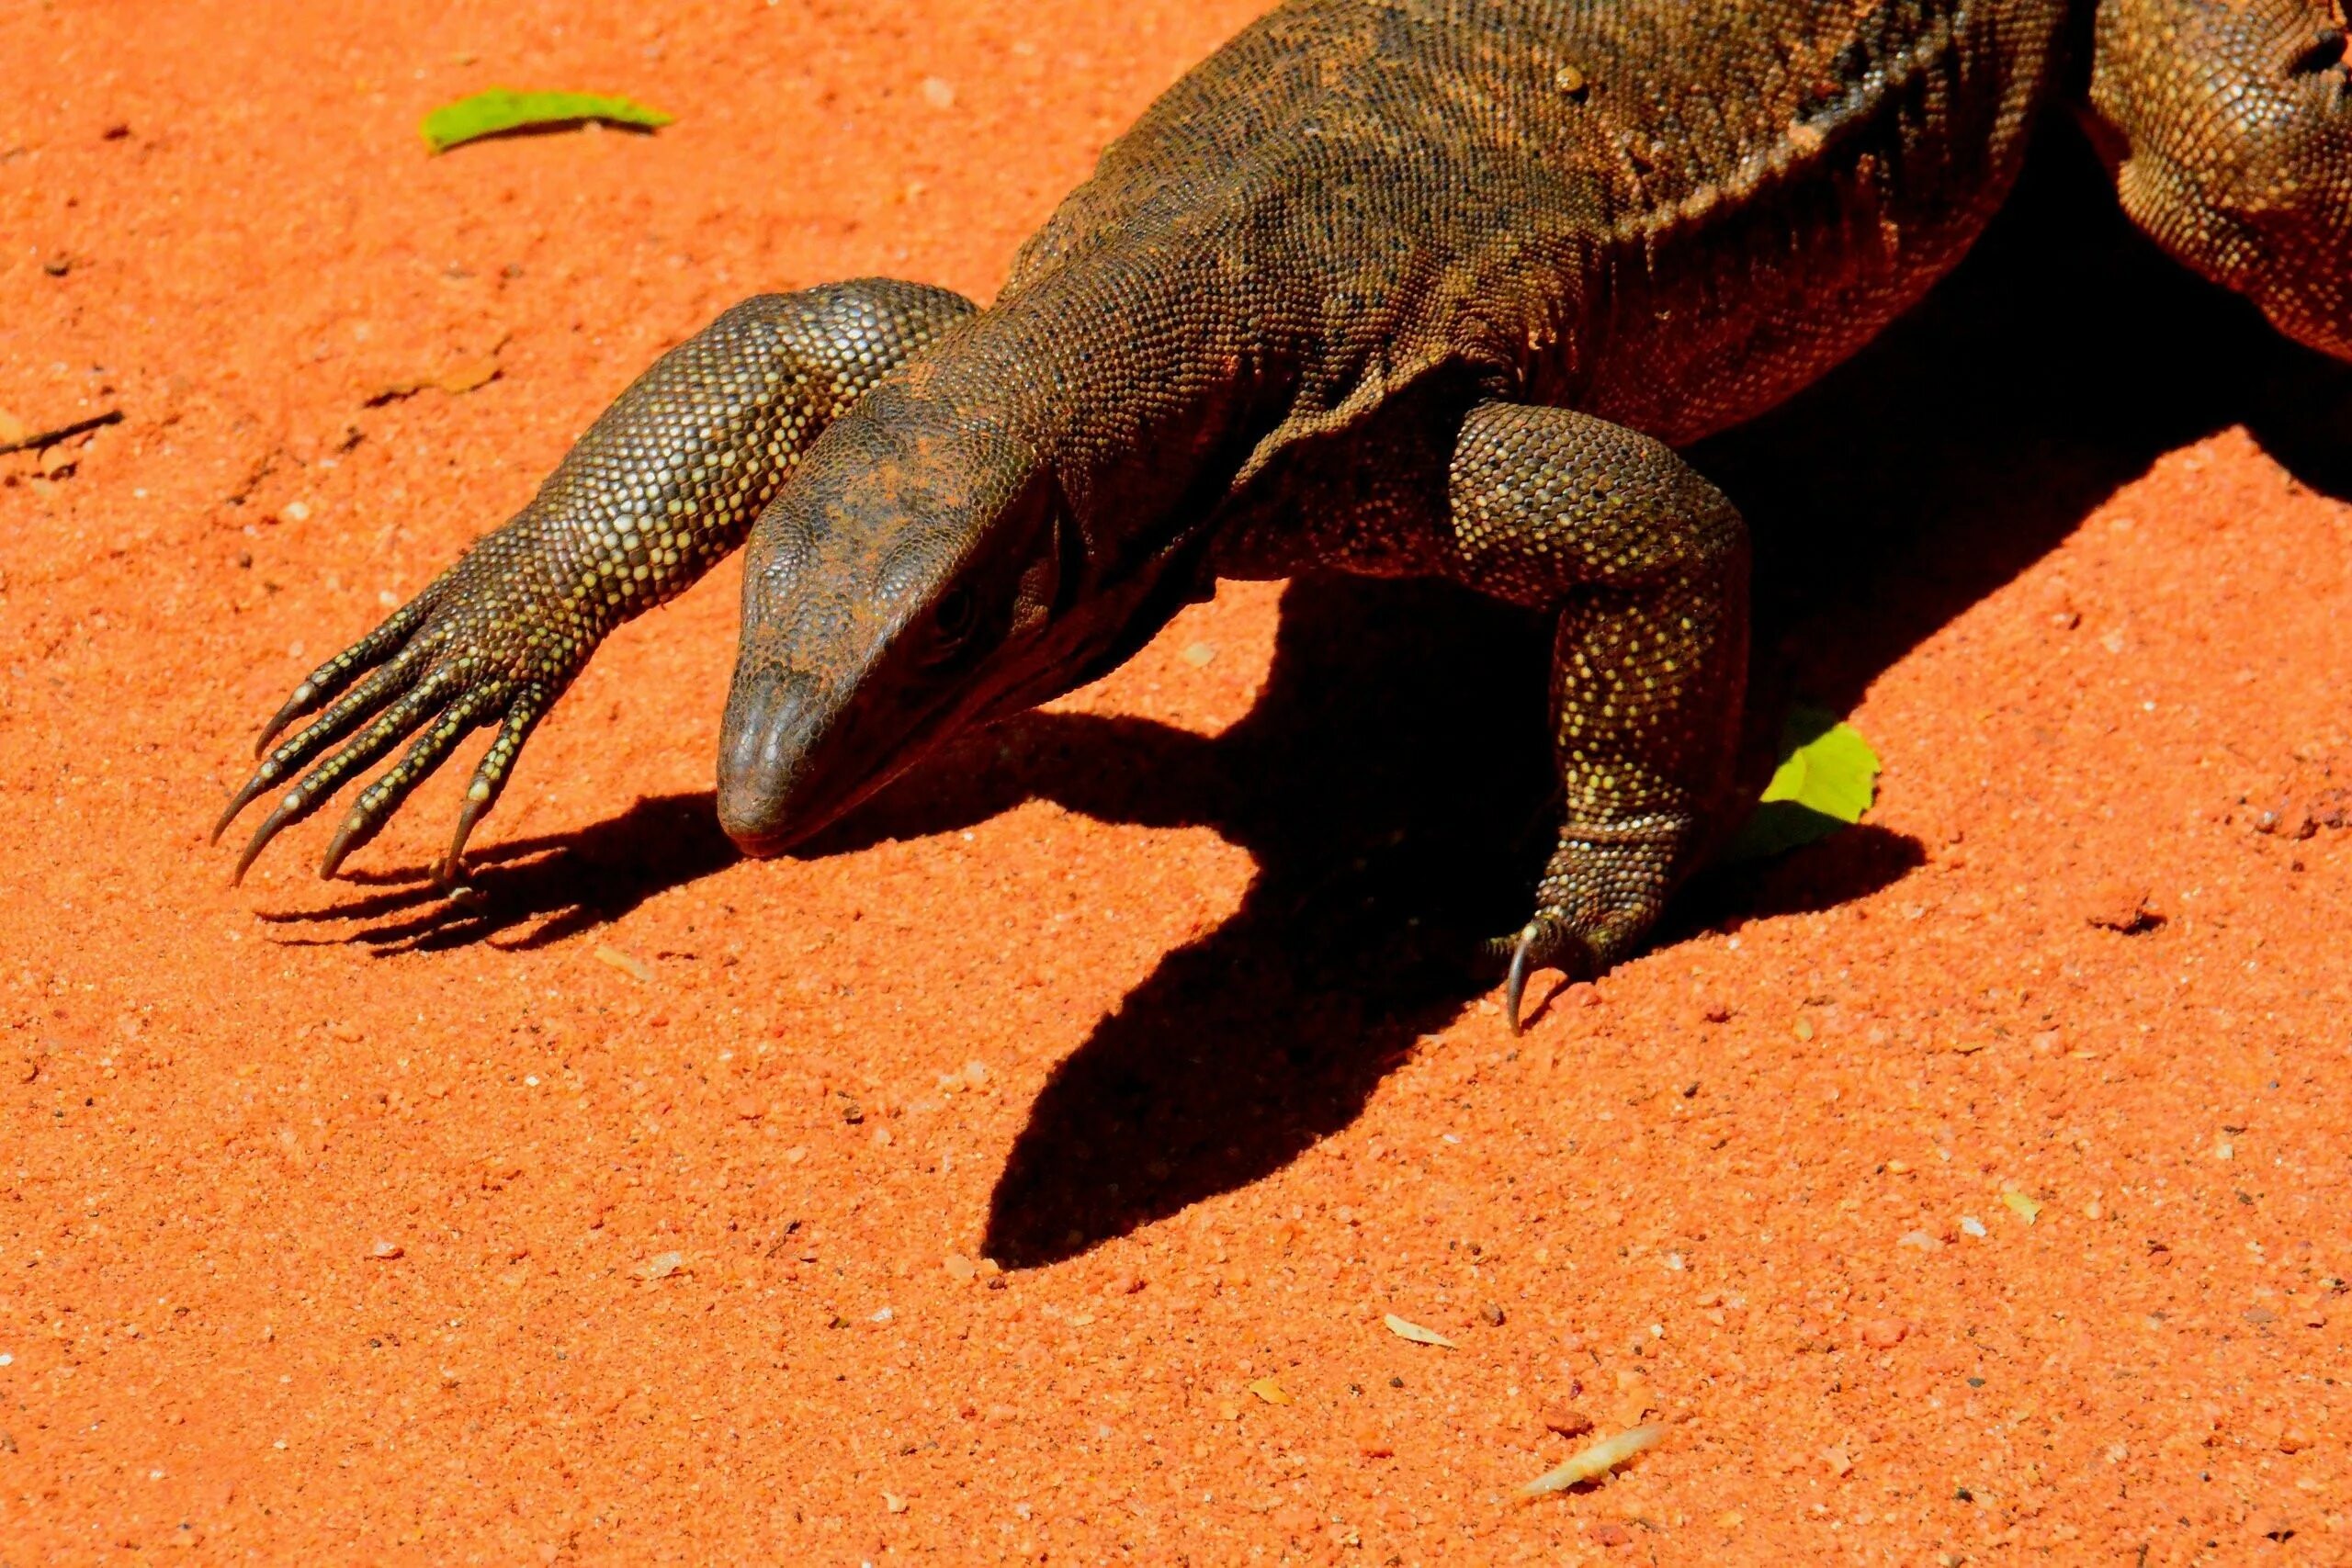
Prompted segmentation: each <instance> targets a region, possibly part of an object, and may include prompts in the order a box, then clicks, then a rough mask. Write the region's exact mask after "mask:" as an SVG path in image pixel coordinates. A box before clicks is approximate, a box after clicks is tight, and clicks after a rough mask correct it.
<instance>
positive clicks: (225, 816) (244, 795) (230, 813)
mask: <svg viewBox="0 0 2352 1568" xmlns="http://www.w3.org/2000/svg"><path fill="white" fill-rule="evenodd" d="M273 782H275V781H273V780H271V779H268V778H265V777H264V776H262V775H261V774H259V773H255V774H254V776H253V777H252V778H249V779H247V780H246V781H245V787H244V788H243V789H241V790H239V791H238V792H237V793H236V794H235V795H232V796H230V798H229V808H228V809H227V810H226V811H223V812H222V813H220V820H219V821H217V822H215V823H213V824H212V838H211V840H209V841H210V842H212V843H216V844H217V843H219V842H220V835H221V834H223V833H225V832H227V831H228V830H229V824H230V823H232V822H234V821H235V820H236V819H237V814H238V813H239V812H242V811H243V810H244V808H245V807H248V806H251V805H252V804H253V803H254V798H255V797H256V796H257V795H260V794H261V793H262V791H264V790H266V789H267V788H268V787H269V786H270V784H272V783H273Z"/></svg>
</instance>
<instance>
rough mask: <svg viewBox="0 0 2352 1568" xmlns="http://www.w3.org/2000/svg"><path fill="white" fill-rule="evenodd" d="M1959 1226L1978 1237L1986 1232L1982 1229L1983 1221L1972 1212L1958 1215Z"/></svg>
mask: <svg viewBox="0 0 2352 1568" xmlns="http://www.w3.org/2000/svg"><path fill="white" fill-rule="evenodd" d="M1960 1228H1961V1229H1962V1230H1964V1231H1966V1232H1967V1233H1968V1234H1969V1235H1973V1236H1980V1237H1981V1236H1983V1235H1985V1234H1986V1232H1985V1222H1984V1221H1983V1220H1980V1219H1978V1218H1977V1217H1976V1216H1975V1215H1973V1214H1962V1215H1961V1216H1960Z"/></svg>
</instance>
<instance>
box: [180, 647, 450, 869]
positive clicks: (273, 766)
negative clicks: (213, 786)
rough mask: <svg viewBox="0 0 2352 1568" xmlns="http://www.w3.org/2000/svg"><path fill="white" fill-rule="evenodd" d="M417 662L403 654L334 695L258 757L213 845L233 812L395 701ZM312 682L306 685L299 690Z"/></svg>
mask: <svg viewBox="0 0 2352 1568" xmlns="http://www.w3.org/2000/svg"><path fill="white" fill-rule="evenodd" d="M417 664H418V660H416V659H415V658H414V657H413V656H412V655H407V654H403V655H402V656H401V657H400V658H397V659H394V660H392V661H391V662H390V663H389V664H387V665H385V666H384V667H383V668H382V669H380V670H378V671H375V672H374V673H372V674H370V675H369V676H368V678H367V679H366V680H365V681H363V682H360V683H359V684H358V685H356V686H355V687H353V688H352V689H351V690H350V691H348V692H345V694H343V695H342V696H340V697H337V698H336V699H335V700H334V703H333V705H330V706H329V707H328V708H327V710H326V711H325V712H324V713H322V714H321V715H319V716H318V717H316V718H314V719H312V720H311V722H310V723H309V724H307V725H305V726H304V727H303V728H302V730H301V732H300V734H298V735H296V736H295V737H294V738H293V739H291V740H288V741H287V742H286V743H285V744H284V745H282V746H280V747H278V748H277V750H274V751H272V752H271V753H270V754H269V755H268V756H266V757H265V758H263V759H262V761H261V765H260V766H259V767H257V768H255V769H254V776H253V777H252V778H250V779H247V780H246V781H245V786H244V788H243V789H241V790H239V791H238V792H237V794H236V795H235V797H234V798H233V799H232V800H231V801H230V803H229V809H228V810H227V811H225V812H223V813H222V814H221V817H220V821H219V822H217V823H215V824H214V825H213V829H212V841H213V842H214V843H216V844H217V843H219V842H220V834H221V832H222V831H223V830H224V829H227V827H228V826H229V824H230V823H231V822H232V821H234V820H235V819H236V817H237V814H238V813H239V812H241V811H243V809H244V808H245V807H248V806H250V805H252V804H253V803H254V800H255V799H257V798H258V797H259V796H260V795H263V794H264V793H265V792H266V791H268V790H270V789H273V788H275V787H276V786H277V784H278V783H279V781H281V780H283V779H285V778H286V777H287V776H288V775H289V774H290V773H293V772H294V770H295V769H297V768H299V767H300V766H302V764H303V763H305V762H307V761H310V760H311V758H313V757H315V756H317V755H318V754H319V753H320V752H322V751H323V750H326V749H327V748H328V747H330V746H332V745H334V743H335V742H336V741H337V740H340V739H343V737H344V736H345V735H347V734H349V733H350V732H351V731H352V730H354V729H356V728H358V727H359V726H360V725H362V724H365V723H367V722H368V719H369V718H370V717H372V716H374V715H375V714H376V713H377V712H378V711H379V709H381V708H382V707H383V706H384V705H386V704H388V703H390V702H392V701H394V700H395V699H397V698H398V697H399V696H400V695H401V693H402V692H404V691H406V690H407V689H408V687H409V686H410V684H411V683H412V682H414V681H415V680H416V678H417ZM313 683H314V682H310V681H306V682H303V685H304V686H310V685H312V684H313Z"/></svg>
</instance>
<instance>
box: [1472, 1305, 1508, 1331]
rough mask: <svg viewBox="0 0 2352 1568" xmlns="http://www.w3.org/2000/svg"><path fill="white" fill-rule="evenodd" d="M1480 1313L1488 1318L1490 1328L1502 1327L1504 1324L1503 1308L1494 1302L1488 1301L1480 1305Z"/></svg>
mask: <svg viewBox="0 0 2352 1568" xmlns="http://www.w3.org/2000/svg"><path fill="white" fill-rule="evenodd" d="M1478 1315H1479V1316H1480V1317H1482V1318H1485V1319H1486V1320H1487V1327H1489V1328H1500V1327H1501V1326H1502V1325H1503V1309H1502V1308H1501V1307H1499V1306H1497V1305H1496V1304H1495V1303H1493V1302H1487V1303H1485V1304H1484V1305H1483V1306H1481V1307H1479V1309H1478Z"/></svg>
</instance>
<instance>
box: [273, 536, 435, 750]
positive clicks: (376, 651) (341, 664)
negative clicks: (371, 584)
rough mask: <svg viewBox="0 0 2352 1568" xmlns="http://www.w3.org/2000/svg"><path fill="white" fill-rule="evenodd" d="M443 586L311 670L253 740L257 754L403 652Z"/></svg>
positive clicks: (431, 589)
mask: <svg viewBox="0 0 2352 1568" xmlns="http://www.w3.org/2000/svg"><path fill="white" fill-rule="evenodd" d="M445 576H446V574H445ZM440 587H441V583H440V581H435V582H434V583H433V584H432V586H430V587H428V588H426V589H425V591H424V592H422V593H419V594H418V595H417V596H416V597H415V598H413V599H412V600H410V601H409V602H408V603H407V604H403V605H401V607H400V608H399V609H397V610H395V611H393V612H392V613H391V615H390V616H388V617H386V619H385V621H384V623H383V624H382V625H381V626H378V627H377V628H376V629H375V630H374V631H372V632H369V633H368V635H367V636H366V637H361V638H360V639H359V640H358V641H357V642H355V643H353V644H352V645H351V646H350V647H349V648H346V649H344V650H343V651H342V652H341V653H338V654H336V655H335V656H334V658H333V659H330V660H327V661H326V662H325V663H324V664H322V665H320V666H319V667H318V668H317V669H316V670H313V671H311V673H310V675H309V676H308V677H307V678H305V679H304V681H303V682H302V683H301V684H300V685H299V686H297V687H295V688H294V694H293V695H292V696H290V697H288V698H287V699H286V705H285V706H284V707H282V708H279V709H278V710H277V712H276V713H274V714H272V715H271V716H270V718H269V722H268V723H267V724H266V725H263V726H262V729H261V735H260V738H259V739H256V740H254V756H256V757H258V756H260V755H261V754H262V753H263V752H265V751H266V750H269V743H270V742H271V741H272V740H275V739H277V732H278V731H279V730H281V729H284V728H286V727H287V726H288V725H289V724H291V723H293V722H294V721H295V720H296V719H298V718H300V717H301V716H303V715H304V714H306V713H309V712H310V711H311V709H312V708H314V707H317V706H318V705H320V704H321V703H323V702H325V701H327V700H328V699H329V698H331V697H333V696H334V694H336V693H338V692H340V691H342V690H343V689H344V688H345V686H348V685H350V684H351V682H354V681H356V680H357V679H359V677H360V676H362V675H364V674H366V673H367V672H368V671H370V670H373V669H375V668H376V667H377V666H378V665H379V664H381V663H383V662H384V661H385V660H388V659H390V658H391V657H393V655H395V654H396V653H398V652H400V651H401V646H402V645H403V644H405V643H406V642H407V641H408V639H409V635H410V634H411V633H412V632H413V631H415V630H416V628H417V627H418V626H422V625H424V617H425V615H426V614H427V612H429V611H430V610H431V609H432V608H433V603H434V601H435V598H437V597H438V594H439V590H440Z"/></svg>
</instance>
